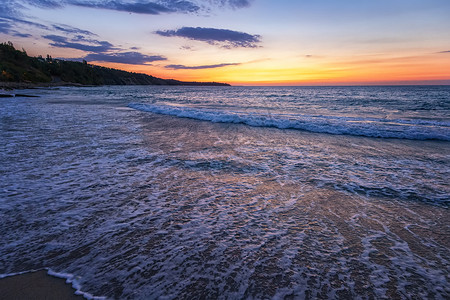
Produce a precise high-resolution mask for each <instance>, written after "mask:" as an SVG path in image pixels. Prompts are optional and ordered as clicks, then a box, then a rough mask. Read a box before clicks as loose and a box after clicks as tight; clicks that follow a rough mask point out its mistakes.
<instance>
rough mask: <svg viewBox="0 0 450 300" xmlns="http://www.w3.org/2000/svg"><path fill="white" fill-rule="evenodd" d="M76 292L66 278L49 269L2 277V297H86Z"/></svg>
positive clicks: (0, 293)
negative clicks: (52, 273) (50, 272)
mask: <svg viewBox="0 0 450 300" xmlns="http://www.w3.org/2000/svg"><path fill="white" fill-rule="evenodd" d="M75 292H76V290H75V289H74V288H73V287H72V286H71V285H70V284H69V283H68V282H66V279H64V278H58V277H54V276H51V275H50V274H48V272H47V270H39V271H32V272H27V273H21V274H14V275H11V276H7V277H3V278H0V295H1V297H0V298H1V299H48V300H51V299H55V300H56V299H61V300H80V299H84V297H83V296H81V295H76V294H75Z"/></svg>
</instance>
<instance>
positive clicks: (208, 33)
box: [155, 27, 261, 48]
mask: <svg viewBox="0 0 450 300" xmlns="http://www.w3.org/2000/svg"><path fill="white" fill-rule="evenodd" d="M155 33H156V34H158V35H160V36H166V37H182V38H187V39H191V40H197V41H202V42H206V43H208V44H211V45H221V46H222V47H225V48H238V47H244V48H255V47H258V45H257V44H258V43H260V42H261V37H260V36H259V35H252V34H248V33H245V32H240V31H233V30H228V29H216V28H204V27H182V28H180V29H178V30H158V31H156V32H155Z"/></svg>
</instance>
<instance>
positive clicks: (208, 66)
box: [165, 63, 240, 70]
mask: <svg viewBox="0 0 450 300" xmlns="http://www.w3.org/2000/svg"><path fill="white" fill-rule="evenodd" d="M239 65H240V63H223V64H216V65H203V66H185V65H167V66H165V68H166V69H171V70H202V69H216V68H223V67H227V66H239Z"/></svg>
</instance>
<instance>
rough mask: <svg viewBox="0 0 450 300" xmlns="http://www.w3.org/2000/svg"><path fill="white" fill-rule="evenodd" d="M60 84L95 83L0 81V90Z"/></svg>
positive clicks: (46, 86)
mask: <svg viewBox="0 0 450 300" xmlns="http://www.w3.org/2000/svg"><path fill="white" fill-rule="evenodd" d="M62 86H75V87H93V86H95V85H83V84H79V83H72V82H48V83H31V82H0V90H4V91H12V90H21V89H39V88H52V87H62Z"/></svg>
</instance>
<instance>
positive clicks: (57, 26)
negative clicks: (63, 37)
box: [52, 24, 96, 36]
mask: <svg viewBox="0 0 450 300" xmlns="http://www.w3.org/2000/svg"><path fill="white" fill-rule="evenodd" d="M52 27H53V28H54V29H56V30H58V31H60V32H64V33H73V34H84V35H88V36H96V34H94V33H92V32H90V31H88V30H83V29H80V28H76V27H72V26H68V25H64V24H53V26H52Z"/></svg>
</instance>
